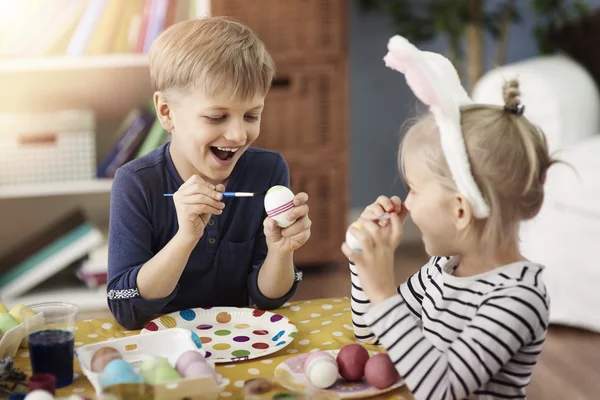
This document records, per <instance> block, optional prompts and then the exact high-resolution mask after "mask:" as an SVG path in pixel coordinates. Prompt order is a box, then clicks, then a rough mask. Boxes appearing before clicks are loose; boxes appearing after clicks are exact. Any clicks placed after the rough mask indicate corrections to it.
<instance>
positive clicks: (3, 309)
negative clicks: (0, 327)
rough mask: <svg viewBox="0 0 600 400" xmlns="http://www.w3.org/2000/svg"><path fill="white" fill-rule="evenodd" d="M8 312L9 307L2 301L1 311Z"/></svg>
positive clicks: (0, 304)
mask: <svg viewBox="0 0 600 400" xmlns="http://www.w3.org/2000/svg"><path fill="white" fill-rule="evenodd" d="M3 312H8V308H6V306H5V305H4V303H0V313H3Z"/></svg>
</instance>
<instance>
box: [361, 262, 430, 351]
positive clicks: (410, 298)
mask: <svg viewBox="0 0 600 400" xmlns="http://www.w3.org/2000/svg"><path fill="white" fill-rule="evenodd" d="M436 259H437V257H434V258H432V259H431V260H430V262H429V263H427V264H426V265H425V266H423V267H422V268H421V269H420V270H419V272H417V273H416V274H414V275H413V276H411V277H410V278H409V279H408V280H407V281H406V282H404V283H403V284H401V285H400V286H399V287H398V293H399V294H400V295H401V296H402V297H403V298H404V299H405V301H406V304H407V307H408V308H409V310H411V312H412V314H413V315H414V316H415V317H416V318H417V319H419V321H420V318H421V302H422V300H423V296H425V288H426V286H425V285H426V284H425V282H426V281H427V279H428V278H427V276H428V275H429V265H430V264H432V263H435V261H436ZM350 281H351V285H352V288H351V292H350V293H351V296H350V302H351V305H352V327H353V329H354V336H356V339H357V340H358V341H359V342H361V343H365V344H379V341H378V340H377V338H376V337H375V335H374V334H373V331H372V330H371V328H370V327H369V326H367V324H366V323H365V321H364V318H363V316H364V314H365V313H366V312H367V311H368V310H369V306H370V304H371V303H370V301H369V298H368V297H367V295H366V294H365V292H364V291H363V289H362V286H361V285H360V279H359V277H358V273H357V272H356V267H355V266H354V264H353V263H352V262H350Z"/></svg>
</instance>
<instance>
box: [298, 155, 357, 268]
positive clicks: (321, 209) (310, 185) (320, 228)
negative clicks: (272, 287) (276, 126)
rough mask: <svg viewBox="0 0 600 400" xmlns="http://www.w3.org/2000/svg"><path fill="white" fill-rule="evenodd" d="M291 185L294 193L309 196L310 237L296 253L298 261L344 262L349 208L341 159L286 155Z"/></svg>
mask: <svg viewBox="0 0 600 400" xmlns="http://www.w3.org/2000/svg"><path fill="white" fill-rule="evenodd" d="M287 161H288V164H289V168H290V186H291V189H292V191H293V192H294V193H298V192H306V193H307V194H308V195H309V200H308V204H309V207H310V211H309V217H310V220H311V221H312V226H311V237H310V240H309V241H308V242H306V244H305V245H304V246H302V247H301V248H300V249H298V250H297V251H296V252H295V255H294V262H296V263H298V264H321V263H337V262H340V261H344V262H345V261H346V258H345V256H344V254H343V253H342V250H341V249H340V248H341V245H342V243H343V242H344V238H345V233H346V228H347V226H346V214H347V210H348V193H347V187H348V186H347V183H346V182H347V176H346V174H347V167H346V165H347V164H346V162H345V161H344V160H343V159H341V158H340V159H331V160H314V159H313V160H311V159H310V158H300V157H299V158H296V157H293V156H290V157H287Z"/></svg>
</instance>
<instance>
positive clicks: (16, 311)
mask: <svg viewBox="0 0 600 400" xmlns="http://www.w3.org/2000/svg"><path fill="white" fill-rule="evenodd" d="M10 315H12V317H13V318H14V319H16V320H17V322H19V323H20V324H22V323H23V319H24V318H33V317H35V312H33V310H32V309H31V308H29V307H27V306H26V305H25V304H17V305H16V306H14V307H13V308H11V309H10Z"/></svg>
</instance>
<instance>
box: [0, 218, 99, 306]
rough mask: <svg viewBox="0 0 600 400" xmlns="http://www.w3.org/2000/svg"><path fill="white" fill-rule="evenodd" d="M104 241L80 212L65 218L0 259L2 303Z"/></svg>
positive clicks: (83, 255) (56, 271)
mask: <svg viewBox="0 0 600 400" xmlns="http://www.w3.org/2000/svg"><path fill="white" fill-rule="evenodd" d="M103 241H104V238H103V235H102V233H101V232H100V230H99V229H97V228H96V227H95V226H94V225H92V224H91V223H89V222H88V221H87V219H86V217H85V216H84V214H83V213H82V212H81V211H80V210H79V209H75V210H73V211H71V212H69V213H67V214H65V215H63V216H62V217H60V218H58V219H57V220H55V222H53V223H52V224H51V225H50V226H48V227H46V228H44V229H42V230H41V231H39V232H38V233H36V234H35V235H34V236H33V237H31V238H29V239H28V240H26V241H25V242H24V243H22V244H20V245H18V246H16V247H15V248H14V249H13V250H12V251H11V252H9V253H8V254H6V255H5V256H3V257H2V259H0V300H2V301H3V302H4V301H5V300H8V299H11V298H15V297H17V296H19V295H21V294H23V293H25V292H27V291H28V290H30V289H31V288H33V287H35V286H36V285H38V284H40V283H41V282H43V281H45V280H46V279H47V278H49V277H51V276H52V275H55V274H56V273H58V272H60V271H61V270H63V269H65V268H66V267H68V266H69V265H71V264H72V263H74V262H76V261H77V260H80V259H82V258H84V257H86V256H87V255H88V254H89V253H90V252H91V251H92V250H94V249H96V248H98V247H100V246H101V245H102V243H103Z"/></svg>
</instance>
